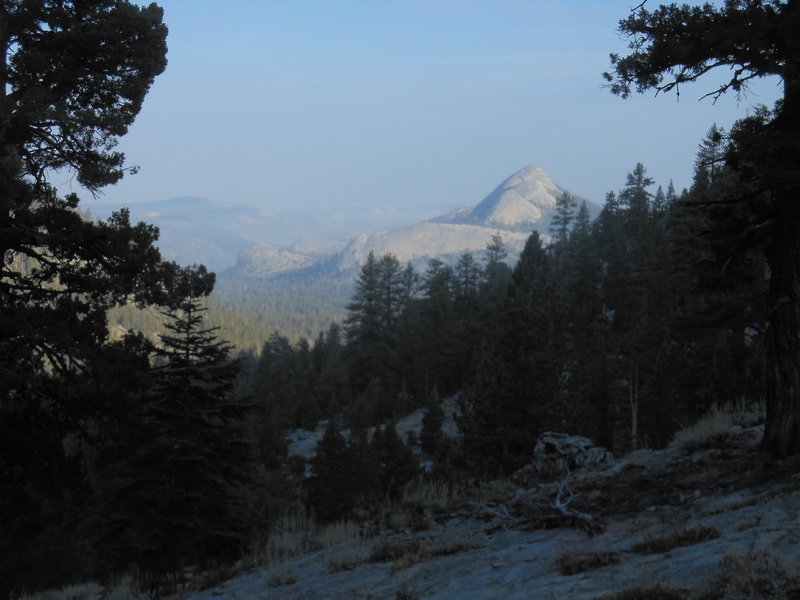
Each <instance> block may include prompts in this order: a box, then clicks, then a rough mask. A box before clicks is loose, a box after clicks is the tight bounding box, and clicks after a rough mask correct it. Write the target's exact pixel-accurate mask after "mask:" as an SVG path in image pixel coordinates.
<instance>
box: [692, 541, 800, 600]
mask: <svg viewBox="0 0 800 600" xmlns="http://www.w3.org/2000/svg"><path fill="white" fill-rule="evenodd" d="M700 598H701V599H702V600H722V599H723V598H724V599H725V600H767V599H769V600H790V599H794V598H800V562H798V560H797V559H794V560H785V559H780V558H777V557H775V556H774V555H772V554H770V553H769V552H767V551H760V552H754V553H751V554H748V555H745V556H731V555H728V556H726V557H724V558H723V559H722V561H720V564H719V570H718V572H717V574H716V576H715V578H714V579H713V580H712V582H711V583H710V584H709V585H708V587H707V588H706V589H705V590H704V591H703V593H702V594H701V595H700Z"/></svg>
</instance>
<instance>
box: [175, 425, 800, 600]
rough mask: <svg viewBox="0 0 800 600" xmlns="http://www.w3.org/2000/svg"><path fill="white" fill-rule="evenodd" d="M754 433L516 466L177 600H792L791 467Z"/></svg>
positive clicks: (794, 516)
mask: <svg viewBox="0 0 800 600" xmlns="http://www.w3.org/2000/svg"><path fill="white" fill-rule="evenodd" d="M760 436H761V430H760V428H759V427H754V428H749V429H742V428H735V429H733V430H731V432H730V433H729V434H728V435H725V436H721V437H717V438H715V440H714V442H713V443H712V444H709V445H707V446H706V447H700V448H695V449H692V450H686V449H679V448H669V449H667V450H662V451H652V450H641V451H638V452H635V453H632V454H630V455H628V456H626V457H625V458H624V459H622V460H619V461H617V462H615V463H614V464H613V465H612V466H610V467H607V468H604V469H603V470H594V471H592V470H587V469H582V470H578V471H574V472H573V473H572V474H571V475H570V479H569V480H568V482H567V483H566V484H565V479H564V478H563V477H557V478H556V479H555V480H553V481H550V482H542V481H541V480H540V478H538V477H536V476H534V474H533V473H531V472H521V473H519V474H518V475H517V477H515V478H514V480H512V481H502V482H494V483H490V484H484V485H481V486H476V487H475V488H474V489H468V490H467V489H465V490H461V491H459V492H458V493H452V494H449V495H447V498H444V497H443V495H441V494H440V495H439V496H438V497H437V496H436V495H435V494H433V495H429V496H428V497H425V496H424V494H420V496H419V498H418V500H416V501H414V500H413V499H409V500H408V501H407V502H406V503H405V504H404V505H403V506H402V507H397V508H396V510H397V511H398V513H402V514H397V515H392V516H394V517H395V518H394V521H393V522H394V524H395V526H394V527H393V528H387V529H384V530H383V531H381V532H380V533H379V534H376V535H371V536H368V537H359V538H357V539H350V540H349V541H344V542H342V543H341V544H338V545H337V544H333V545H330V546H329V547H327V548H325V549H317V550H314V551H311V552H307V553H304V554H300V555H297V556H294V557H291V558H286V559H284V560H279V561H272V562H271V563H269V564H266V565H264V566H261V567H258V568H253V569H251V570H249V571H248V572H243V573H241V574H239V575H238V576H235V577H233V578H231V579H228V580H226V581H224V582H221V583H216V584H215V585H212V586H210V587H208V588H207V589H205V590H202V591H198V592H194V593H191V594H189V597H190V598H192V599H193V600H218V599H228V598H231V599H232V598H237V599H241V598H285V599H301V598H302V599H306V598H307V599H313V598H332V599H334V598H342V599H344V598H347V599H356V598H363V599H379V598H380V599H384V598H386V599H414V598H442V599H445V598H447V599H451V598H505V599H510V598H598V597H603V596H604V595H612V594H615V593H617V594H620V593H621V592H623V591H626V590H627V592H626V595H617V596H613V595H612V596H610V597H617V598H689V597H699V598H754V597H755V598H800V566H799V565H798V563H797V562H796V559H798V558H800V518H798V515H800V459H792V460H787V461H769V460H767V459H764V458H763V457H761V456H760V455H759V454H758V452H757V449H756V447H757V443H758V440H759V439H760ZM570 498H571V500H570ZM389 521H391V519H389ZM387 522H388V521H387Z"/></svg>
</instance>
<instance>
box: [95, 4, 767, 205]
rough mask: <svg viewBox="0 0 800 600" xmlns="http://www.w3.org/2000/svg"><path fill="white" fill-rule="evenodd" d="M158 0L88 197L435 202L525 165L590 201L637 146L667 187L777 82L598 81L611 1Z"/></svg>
mask: <svg viewBox="0 0 800 600" xmlns="http://www.w3.org/2000/svg"><path fill="white" fill-rule="evenodd" d="M160 4H161V6H162V7H163V8H164V13H165V14H164V20H165V22H166V23H167V26H168V27H169V37H168V46H169V52H168V60H169V64H168V66H167V70H166V71H165V73H164V74H162V75H161V76H160V77H159V78H157V80H156V81H155V83H154V85H153V87H152V89H151V91H150V93H149V95H148V97H147V98H146V100H145V103H144V107H143V109H142V112H141V113H140V114H139V117H138V119H137V121H136V122H135V123H134V125H133V126H132V128H131V130H130V132H129V134H128V135H127V136H125V137H124V138H123V139H122V140H121V142H120V149H121V150H122V151H124V152H125V153H126V156H127V160H128V162H129V164H131V165H138V166H139V167H140V171H139V173H138V174H136V175H134V176H127V177H126V178H125V179H124V180H123V181H122V182H120V183H118V184H117V185H115V186H113V187H110V188H107V189H106V190H105V192H104V195H103V196H102V197H101V198H100V199H99V200H97V201H99V202H103V203H116V204H119V205H130V204H133V203H137V202H144V201H152V200H163V199H168V198H172V197H178V196H200V197H205V198H210V199H213V200H217V201H225V202H240V203H247V204H255V205H258V206H260V207H263V208H264V209H265V210H272V211H280V212H291V211H313V210H321V209H326V210H330V209H338V208H353V207H364V208H365V209H370V210H373V209H375V210H393V209H395V208H397V207H404V206H416V207H431V209H432V210H433V209H439V208H442V209H445V208H447V209H449V208H453V207H458V206H468V205H474V204H477V203H478V202H479V201H480V200H481V199H482V198H483V197H484V196H485V195H487V194H488V193H489V192H491V191H492V189H494V188H495V187H496V186H497V185H498V184H499V183H500V182H501V181H502V180H503V179H505V178H506V177H508V176H509V175H511V174H512V173H514V172H515V171H517V170H519V169H521V168H522V167H524V166H527V165H530V164H536V165H539V166H541V167H543V168H544V169H545V171H546V172H547V173H548V174H549V175H550V177H551V178H552V179H553V181H555V182H556V183H557V184H559V185H560V186H562V187H564V188H566V189H568V190H570V191H571V192H573V193H574V194H577V195H579V196H581V197H583V198H586V199H589V200H592V201H595V202H598V203H602V201H603V198H604V197H605V194H606V192H608V191H609V190H616V189H619V188H620V187H622V185H623V184H624V182H625V177H626V174H627V173H628V172H629V171H631V170H632V169H633V167H634V166H635V164H636V163H637V162H641V163H643V164H644V165H645V167H646V168H647V170H648V173H649V174H650V175H651V176H652V177H653V178H654V179H655V180H656V182H657V183H660V184H663V185H664V186H666V185H667V183H668V182H669V181H670V180H672V181H673V182H674V184H675V186H676V188H677V189H678V191H680V189H682V188H683V187H685V186H688V185H690V183H691V175H692V168H693V162H694V158H695V153H696V150H697V146H698V144H699V142H700V140H701V138H702V137H703V135H704V134H705V133H706V131H707V130H708V128H709V127H710V126H711V125H712V124H713V123H715V122H716V123H717V124H719V125H720V126H722V127H725V128H726V129H727V128H729V127H730V125H731V124H732V123H733V122H734V121H735V120H736V119H737V118H740V117H743V116H745V115H747V114H750V113H752V107H753V106H754V105H756V104H758V103H766V104H770V105H771V104H772V103H773V102H774V100H775V99H776V98H777V97H778V96H779V93H780V91H781V90H780V87H779V82H778V81H776V80H764V81H762V82H759V83H758V84H757V85H755V86H754V87H753V88H752V89H751V90H750V92H749V93H748V95H747V96H746V97H742V98H737V97H736V96H735V95H729V96H724V97H722V98H721V99H720V100H718V101H717V102H716V104H714V103H713V102H712V101H711V100H710V99H705V100H701V99H700V98H701V96H703V94H705V93H706V92H708V91H711V90H712V89H713V81H712V80H711V79H709V80H708V81H707V82H703V81H701V82H699V83H697V84H694V85H692V86H688V87H686V88H684V89H683V91H682V94H681V97H680V100H679V101H678V100H677V99H676V97H675V96H674V95H660V96H657V97H656V96H655V95H654V94H653V93H648V94H646V95H642V96H638V95H637V96H636V97H632V98H630V99H628V100H622V99H620V98H618V97H616V96H613V95H612V94H611V93H610V92H609V91H608V90H607V89H605V88H604V81H603V79H602V73H603V71H605V70H607V69H608V68H609V58H608V55H609V53H610V52H612V51H617V52H624V50H625V48H626V42H625V41H624V40H623V39H621V38H620V37H619V34H618V33H617V30H616V28H617V23H618V21H619V20H620V19H621V18H624V17H625V16H626V15H627V14H628V12H629V10H630V8H631V6H633V5H634V4H636V2H631V1H630V0H623V1H605V2H597V1H588V0H587V1H584V0H564V1H559V2H550V1H538V0H527V1H521V0H520V1H517V0H360V1H358V0H336V1H333V0H318V1H313V0H280V1H278V0H229V1H228V2H224V3H222V2H219V1H217V0H215V1H213V2H212V1H211V0H162V1H161V2H160ZM83 197H84V198H88V195H87V194H83ZM91 202H92V201H91V200H90V199H89V201H88V202H87V203H88V204H89V206H91ZM434 212H435V211H434Z"/></svg>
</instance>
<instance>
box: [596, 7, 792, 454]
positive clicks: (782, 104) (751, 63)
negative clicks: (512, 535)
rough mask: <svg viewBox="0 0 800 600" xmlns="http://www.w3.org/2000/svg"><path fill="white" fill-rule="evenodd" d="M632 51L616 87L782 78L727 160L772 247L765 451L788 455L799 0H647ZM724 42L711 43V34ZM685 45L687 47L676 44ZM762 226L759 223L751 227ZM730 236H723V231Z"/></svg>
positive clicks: (757, 238)
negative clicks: (716, 0)
mask: <svg viewBox="0 0 800 600" xmlns="http://www.w3.org/2000/svg"><path fill="white" fill-rule="evenodd" d="M620 31H621V32H622V34H623V35H625V36H627V37H628V38H629V39H630V43H629V47H630V50H631V52H630V54H628V55H627V56H619V55H617V54H612V55H611V63H612V67H613V70H612V72H611V73H606V74H605V77H606V79H607V80H608V82H609V84H610V88H611V91H612V93H615V94H618V95H620V96H622V97H623V98H625V97H628V96H629V95H630V94H631V92H632V91H638V92H645V91H647V90H651V89H655V90H656V91H658V92H662V91H663V92H669V91H675V92H676V93H679V92H680V90H681V89H682V87H684V86H685V85H686V84H688V83H691V82H696V81H698V80H700V79H701V78H703V77H704V76H705V75H706V74H707V73H709V72H710V71H712V70H714V69H715V68H717V67H723V66H724V67H725V68H728V69H729V73H730V74H729V76H728V78H727V79H723V81H722V83H721V84H719V85H717V86H715V89H713V90H712V91H711V92H710V93H709V94H707V95H708V96H713V97H719V96H720V95H722V94H724V93H725V92H727V91H729V90H732V91H735V92H737V93H738V92H740V91H741V90H742V89H744V87H745V86H746V85H747V82H748V81H750V80H752V79H756V78H761V77H769V76H777V77H779V78H780V79H781V81H782V83H783V98H781V100H780V101H779V102H778V103H777V104H776V106H775V109H774V110H768V109H765V108H760V109H758V110H757V111H756V112H755V114H753V115H752V116H749V117H747V118H745V119H742V120H740V121H738V122H737V123H736V124H735V125H734V127H733V128H732V130H731V144H730V145H729V146H728V149H727V153H726V163H727V165H728V166H730V167H731V168H732V169H733V170H734V171H735V173H736V174H737V176H738V179H739V186H737V188H735V190H734V191H733V193H732V194H731V195H730V196H728V197H727V198H726V199H724V200H723V199H717V200H715V204H718V203H719V202H720V201H724V202H729V203H740V204H742V205H743V206H744V207H745V209H746V210H747V212H748V213H749V215H750V217H751V218H752V219H749V220H752V221H755V223H753V224H751V225H749V226H748V227H747V228H746V229H744V230H742V231H740V235H742V236H743V237H744V241H746V242H748V243H755V244H761V245H763V247H764V249H765V255H766V257H767V261H768V264H769V273H770V286H769V304H770V305H769V307H768V309H767V313H766V314H767V316H768V322H769V326H768V330H767V336H766V340H765V343H766V362H767V369H766V373H767V375H768V376H767V379H766V383H767V385H766V389H767V394H766V397H767V422H766V427H765V431H764V440H763V447H764V448H765V450H767V451H768V452H770V453H771V454H772V455H774V456H776V457H779V458H782V457H785V456H787V455H790V454H797V453H798V452H800V335H799V334H798V329H800V203H798V202H797V197H798V195H800V175H799V173H800V169H798V164H797V159H796V157H797V156H798V154H799V153H800V70H798V68H797V65H798V61H800V45H798V43H797V35H798V33H797V32H798V31H800V2H798V1H797V0H784V1H781V0H775V1H773V2H763V1H761V0H742V1H739V2H733V1H730V2H725V3H724V4H723V5H722V6H715V5H714V4H711V3H706V4H704V5H702V6H698V7H692V6H689V5H686V4H684V5H677V4H670V5H664V6H660V7H658V8H657V9H656V10H654V11H652V12H651V11H649V10H646V9H645V8H644V6H643V5H639V7H637V9H636V10H634V11H633V12H632V14H631V15H630V16H629V17H628V18H626V19H624V20H622V21H621V22H620ZM709 39H714V40H715V43H713V44H709V43H708V40H709ZM676 47H680V52H675V48H676ZM753 225H754V226H755V228H752V227H753ZM723 233H724V232H723Z"/></svg>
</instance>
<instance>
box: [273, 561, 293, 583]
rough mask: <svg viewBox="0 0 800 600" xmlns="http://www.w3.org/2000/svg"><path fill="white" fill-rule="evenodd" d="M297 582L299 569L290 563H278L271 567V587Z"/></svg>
mask: <svg viewBox="0 0 800 600" xmlns="http://www.w3.org/2000/svg"><path fill="white" fill-rule="evenodd" d="M293 583H297V571H296V570H295V568H294V567H293V566H292V565H290V564H288V563H277V564H275V565H273V566H272V567H270V569H269V573H268V574H267V585H268V586H269V587H271V588H275V587H282V586H285V585H292V584H293Z"/></svg>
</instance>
